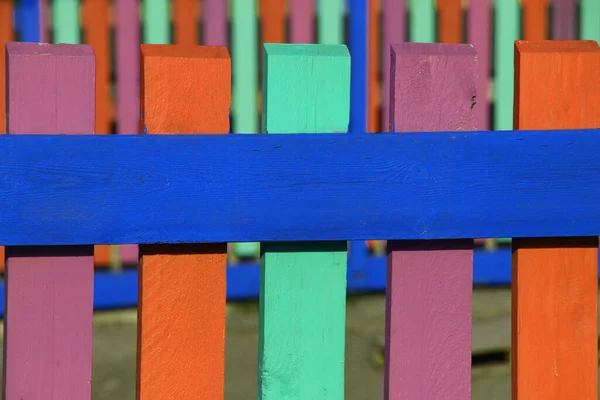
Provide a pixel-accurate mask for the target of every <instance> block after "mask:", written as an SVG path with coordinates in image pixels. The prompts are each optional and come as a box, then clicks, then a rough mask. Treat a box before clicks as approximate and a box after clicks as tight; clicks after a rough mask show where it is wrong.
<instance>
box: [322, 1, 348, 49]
mask: <svg viewBox="0 0 600 400" xmlns="http://www.w3.org/2000/svg"><path fill="white" fill-rule="evenodd" d="M344 8H345V7H344V0H317V10H318V12H317V16H318V19H317V24H318V29H317V32H318V37H317V40H318V42H319V43H321V44H342V43H344Z"/></svg>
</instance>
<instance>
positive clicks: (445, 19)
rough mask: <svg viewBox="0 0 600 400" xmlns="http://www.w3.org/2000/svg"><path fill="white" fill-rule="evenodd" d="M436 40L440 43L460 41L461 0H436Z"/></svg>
mask: <svg viewBox="0 0 600 400" xmlns="http://www.w3.org/2000/svg"><path fill="white" fill-rule="evenodd" d="M436 5H437V28H438V30H437V41H438V42H440V43H461V42H462V33H463V30H462V27H463V25H462V24H463V22H462V0H436Z"/></svg>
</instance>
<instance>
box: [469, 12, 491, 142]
mask: <svg viewBox="0 0 600 400" xmlns="http://www.w3.org/2000/svg"><path fill="white" fill-rule="evenodd" d="M490 1H491V0H469V20H468V32H467V42H468V43H470V44H472V45H473V46H474V47H475V51H476V52H477V64H478V66H479V69H478V74H477V99H476V100H477V105H476V106H475V107H474V108H473V111H474V112H475V117H476V119H477V129H478V130H488V129H491V128H492V127H491V126H490V103H491V93H490V73H491V69H490V65H491V55H492V38H491V33H492V32H491V30H492V28H491V27H492V24H491V17H492V10H491V8H490Z"/></svg>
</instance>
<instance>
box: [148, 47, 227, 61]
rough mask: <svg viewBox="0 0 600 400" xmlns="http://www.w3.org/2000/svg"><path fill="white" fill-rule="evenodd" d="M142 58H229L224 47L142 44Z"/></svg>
mask: <svg viewBox="0 0 600 400" xmlns="http://www.w3.org/2000/svg"><path fill="white" fill-rule="evenodd" d="M141 51H142V54H143V55H144V57H171V58H229V51H228V50H227V47H225V46H178V45H174V44H143V45H142V46H141Z"/></svg>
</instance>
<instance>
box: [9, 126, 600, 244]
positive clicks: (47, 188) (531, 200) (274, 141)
mask: <svg viewBox="0 0 600 400" xmlns="http://www.w3.org/2000/svg"><path fill="white" fill-rule="evenodd" d="M599 131H600V130H598V129H594V130H582V131H575V130H558V131H529V132H505V133H503V134H502V135H498V134H497V133H496V132H478V133H470V132H462V133H458V134H457V133H456V132H444V133H436V134H435V135H434V134H427V133H414V134H412V133H405V134H403V135H393V134H379V135H365V134H353V135H340V134H331V135H328V134H318V135H302V137H300V135H206V136H204V135H173V136H172V137H170V136H162V137H153V135H111V136H104V135H97V136H95V137H89V138H86V137H77V138H65V137H62V136H53V137H47V138H45V137H42V136H38V137H32V138H28V137H14V136H10V135H0V148H2V149H3V150H2V157H0V176H2V177H3V180H1V181H0V189H1V190H2V196H0V209H1V210H3V211H2V218H1V219H0V243H5V244H6V245H25V244H35V245H46V244H86V243H97V244H128V243H141V244H145V243H149V244H151V243H198V242H207V241H209V242H256V241H273V240H279V241H288V240H302V241H318V240H368V239H372V238H378V239H380V240H387V239H389V240H392V239H397V240H409V239H445V238H456V239H458V238H473V237H475V238H506V237H508V238H510V237H532V236H533V237H539V236H546V237H550V236H557V235H558V236H561V235H562V236H588V235H589V236H593V235H598V234H599V233H600V232H599V231H598V228H597V226H599V225H600V204H599V203H598V201H596V198H597V196H600V182H598V179H597V176H598V174H600V160H598V157H597V154H598V152H600V137H599V136H598V132H599ZM157 136H159V135H157ZM198 136H200V137H198ZM157 149H160V151H157ZM173 160H177V161H176V162H174V161H173ZM290 160H293V162H291V161H290ZM557 160H558V161H557ZM557 162H560V165H561V168H560V169H551V170H549V169H548V165H554V164H556V163H557ZM332 165H334V166H336V167H335V168H332V167H331V166H332ZM581 165H585V166H586V168H584V169H582V168H581ZM65 176H68V177H69V181H68V183H69V184H68V185H67V184H65V182H64V180H65ZM549 181H552V182H553V184H552V185H548V182H549ZM223 182H227V184H223ZM282 182H284V183H282ZM24 183H26V184H24ZM367 184H368V186H369V190H368V191H365V190H364V188H365V185H367ZM74 187H76V188H77V195H78V201H77V202H74V201H73V200H72V199H73V188H74ZM250 194H251V195H250ZM348 199H354V201H352V202H349V201H348ZM140 209H143V210H144V213H140ZM164 210H170V211H169V212H168V213H167V212H165V211H164ZM65 215H70V216H72V217H71V218H70V219H67V218H65ZM269 215H277V216H278V218H276V219H268V218H265V216H269ZM242 216H243V217H242Z"/></svg>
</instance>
